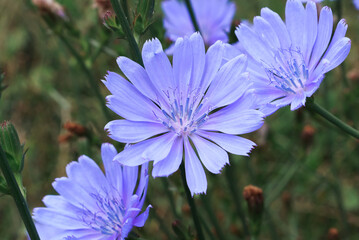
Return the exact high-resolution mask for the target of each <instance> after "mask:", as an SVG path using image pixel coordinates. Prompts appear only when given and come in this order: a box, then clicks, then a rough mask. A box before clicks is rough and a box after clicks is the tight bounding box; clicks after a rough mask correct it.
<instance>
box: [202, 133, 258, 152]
mask: <svg viewBox="0 0 359 240" xmlns="http://www.w3.org/2000/svg"><path fill="white" fill-rule="evenodd" d="M197 134H198V135H200V136H202V137H204V138H207V139H209V140H211V141H213V142H215V143H217V144H218V145H219V146H220V147H221V148H223V149H224V150H226V151H227V152H230V153H232V154H236V155H242V156H248V154H249V153H250V152H251V150H252V149H253V148H254V147H255V146H256V144H255V143H254V142H252V141H250V140H248V139H245V138H242V137H238V136H235V135H230V134H223V133H216V132H209V131H202V130H199V131H197Z"/></svg>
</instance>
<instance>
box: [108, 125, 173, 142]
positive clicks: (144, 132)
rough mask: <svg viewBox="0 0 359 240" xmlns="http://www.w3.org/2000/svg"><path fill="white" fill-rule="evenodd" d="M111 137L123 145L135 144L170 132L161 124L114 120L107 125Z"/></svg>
mask: <svg viewBox="0 0 359 240" xmlns="http://www.w3.org/2000/svg"><path fill="white" fill-rule="evenodd" d="M105 129H106V130H107V131H108V132H109V137H111V138H112V139H114V140H116V141H118V142H123V143H135V142H139V141H142V140H145V139H147V138H149V137H152V136H155V135H157V134H161V133H164V132H168V128H166V127H165V126H164V125H163V124H161V123H153V122H137V121H129V120H113V121H111V122H109V123H108V124H106V126H105Z"/></svg>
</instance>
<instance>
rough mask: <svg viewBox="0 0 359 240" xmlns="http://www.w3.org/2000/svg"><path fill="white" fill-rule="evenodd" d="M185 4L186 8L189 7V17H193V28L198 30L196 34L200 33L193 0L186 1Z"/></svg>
mask: <svg viewBox="0 0 359 240" xmlns="http://www.w3.org/2000/svg"><path fill="white" fill-rule="evenodd" d="M185 3H186V6H187V9H188V13H189V15H190V17H191V21H192V24H193V27H194V29H195V30H196V32H199V33H200V32H201V30H200V29H199V25H198V23H197V20H196V15H195V14H194V11H193V7H192V4H191V0H185Z"/></svg>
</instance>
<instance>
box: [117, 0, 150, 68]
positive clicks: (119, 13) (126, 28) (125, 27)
mask: <svg viewBox="0 0 359 240" xmlns="http://www.w3.org/2000/svg"><path fill="white" fill-rule="evenodd" d="M111 4H112V7H113V10H114V11H115V13H116V15H117V18H118V20H119V21H120V24H121V27H122V30H123V31H124V33H125V35H126V37H127V40H128V43H129V44H130V49H131V52H132V55H133V57H134V58H135V61H136V62H137V63H139V64H141V65H142V66H143V61H142V56H141V52H140V49H139V48H138V45H137V42H136V40H135V38H134V36H133V34H132V31H131V28H130V24H129V22H128V19H127V17H126V15H125V12H124V11H123V8H122V6H121V4H119V2H118V0H111Z"/></svg>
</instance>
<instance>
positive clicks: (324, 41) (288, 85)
mask: <svg viewBox="0 0 359 240" xmlns="http://www.w3.org/2000/svg"><path fill="white" fill-rule="evenodd" d="M285 13H286V21H285V23H284V22H283V21H282V20H281V19H280V17H279V15H278V14H277V13H275V12H273V11H271V10H270V9H268V8H263V9H262V11H261V16H258V17H255V18H254V23H253V27H252V28H250V27H248V26H246V25H240V26H239V27H238V29H237V30H236V35H237V37H238V39H239V44H240V46H241V48H242V49H243V50H244V52H246V53H247V54H248V55H249V63H248V71H249V72H250V73H251V76H252V80H253V89H255V91H256V93H257V94H258V99H260V100H261V101H262V103H263V104H268V103H271V104H272V105H273V106H274V107H276V108H280V107H283V106H286V105H289V104H290V105H291V110H296V109H298V108H300V107H301V106H304V105H305V101H306V98H307V97H310V96H312V94H313V93H314V92H315V91H316V90H317V89H318V88H319V85H320V83H321V82H322V80H323V78H324V74H325V73H327V72H329V71H330V70H332V69H333V68H335V67H337V66H338V65H339V64H341V63H342V62H343V61H344V59H345V58H346V57H347V55H348V54H349V51H350V47H351V42H350V39H349V38H346V37H345V34H346V31H347V24H346V22H345V20H344V19H342V20H340V21H339V23H338V25H337V28H336V31H335V33H334V35H333V37H332V38H331V36H332V31H333V14H332V11H331V9H330V8H329V7H323V9H322V10H321V12H320V17H319V21H318V13H317V9H316V5H315V3H314V2H312V1H309V2H308V3H307V5H306V8H304V6H303V5H302V3H301V1H300V0H288V1H287V4H286V9H285Z"/></svg>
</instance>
